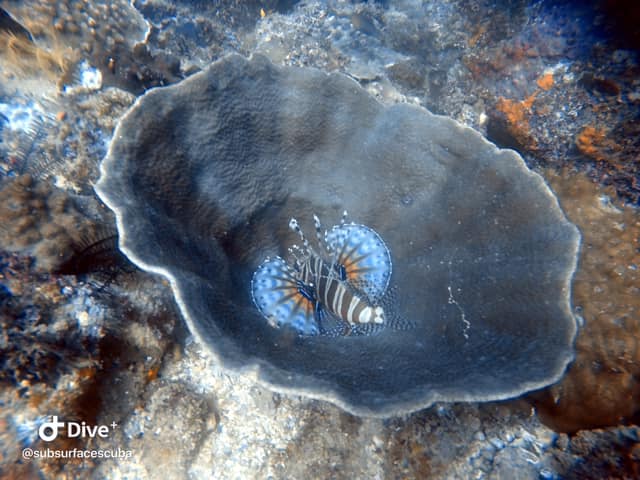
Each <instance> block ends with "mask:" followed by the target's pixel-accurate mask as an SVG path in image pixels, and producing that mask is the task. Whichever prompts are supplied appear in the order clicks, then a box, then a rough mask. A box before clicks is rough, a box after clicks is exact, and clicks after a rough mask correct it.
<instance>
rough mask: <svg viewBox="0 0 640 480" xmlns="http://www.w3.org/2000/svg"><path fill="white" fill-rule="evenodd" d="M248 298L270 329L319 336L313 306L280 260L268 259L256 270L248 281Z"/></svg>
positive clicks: (291, 272)
mask: <svg viewBox="0 0 640 480" xmlns="http://www.w3.org/2000/svg"><path fill="white" fill-rule="evenodd" d="M251 295H252V298H253V302H254V303H255V305H256V307H258V310H259V311H260V313H261V314H262V316H263V317H264V318H265V319H266V320H267V322H269V324H270V325H272V326H275V327H277V328H283V327H287V326H288V327H291V328H294V329H295V330H297V331H298V332H300V333H301V334H304V335H317V334H318V327H317V325H316V322H315V315H314V304H313V302H312V301H311V300H310V299H309V298H308V296H307V295H305V294H303V292H301V290H300V288H299V282H298V280H297V279H296V277H295V272H294V271H293V269H292V268H291V267H290V266H289V265H287V263H286V262H285V261H284V260H283V259H282V258H280V257H275V258H271V259H267V260H265V261H264V262H263V263H262V264H261V265H260V266H259V267H258V269H257V270H256V271H255V273H254V274H253V279H252V280H251Z"/></svg>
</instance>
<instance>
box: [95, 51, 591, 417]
mask: <svg viewBox="0 0 640 480" xmlns="http://www.w3.org/2000/svg"><path fill="white" fill-rule="evenodd" d="M96 190H97V192H98V194H99V195H100V197H101V198H102V199H103V200H104V201H105V202H106V203H107V205H108V206H109V207H110V208H111V209H112V210H114V212H115V213H116V217H117V222H118V231H119V234H120V247H121V249H122V251H123V252H124V253H125V254H126V255H127V256H128V257H129V259H130V260H132V261H133V262H134V263H135V264H136V265H138V266H139V267H141V268H142V269H144V270H147V271H150V272H153V273H157V274H161V275H163V276H164V277H166V278H167V279H169V281H170V282H171V285H172V288H173V290H174V294H175V296H176V300H177V302H178V305H179V306H180V309H181V311H182V314H183V315H184V317H185V319H186V322H187V324H188V326H189V328H190V329H191V331H192V332H193V333H194V335H195V336H196V337H197V338H198V339H199V340H200V341H201V342H202V343H203V344H204V345H206V346H207V347H208V348H209V349H210V350H211V351H212V352H213V353H214V355H215V356H216V357H217V359H218V360H219V361H220V362H221V364H222V365H224V366H225V367H226V368H228V369H230V370H234V371H245V372H253V373H254V374H255V377H256V378H257V380H259V381H260V382H262V383H264V384H266V385H268V386H269V387H270V388H273V389H275V390H278V391H283V392H290V393H298V394H304V395H308V396H311V397H315V398H322V399H326V400H329V401H331V402H334V403H336V404H338V405H340V406H341V407H343V408H345V409H347V410H349V411H351V412H354V413H357V414H361V415H380V416H387V415H393V414H397V413H400V412H406V411H411V410H415V409H419V408H422V407H426V406H428V405H431V404H432V403H433V402H435V401H439V400H444V401H460V400H490V399H499V398H508V397H513V396H517V395H519V394H521V393H523V392H525V391H529V390H532V389H536V388H540V387H543V386H545V385H548V384H550V383H552V382H554V381H556V380H558V379H559V378H560V376H561V375H562V373H563V372H564V370H565V368H566V366H567V364H568V362H569V361H570V360H571V359H572V358H573V348H572V344H573V341H574V337H575V335H576V322H575V319H574V316H573V314H572V312H571V307H570V281H571V277H572V274H573V271H574V269H575V265H576V256H577V252H578V246H579V242H580V240H579V234H578V231H577V229H576V228H575V226H573V225H572V224H571V223H569V222H568V221H567V220H566V218H565V216H564V214H563V213H562V211H561V210H560V208H559V206H558V203H557V200H556V198H555V197H554V196H553V194H552V193H551V191H550V190H549V188H548V187H547V186H546V184H545V183H544V181H543V180H542V178H541V177H540V176H538V175H537V174H535V173H533V172H531V171H529V170H528V169H527V168H526V166H525V164H524V162H523V161H522V159H521V158H520V157H519V156H518V155H517V154H516V153H515V152H513V151H508V150H499V149H498V148H496V147H495V146H494V145H493V144H491V143H489V142H488V141H487V140H486V139H484V138H483V137H482V136H481V135H479V134H478V133H477V132H475V131H473V130H471V129H469V128H465V127H463V126H461V125H460V124H458V123H456V122H455V121H453V120H452V119H449V118H445V117H440V116H435V115H432V114H431V113H429V112H428V111H426V110H424V109H422V108H419V107H414V106H410V105H403V104H400V105H394V106H391V107H384V106H383V105H381V104H380V103H378V102H377V101H376V100H375V99H374V98H373V97H371V96H370V95H368V94H367V93H366V92H365V91H364V90H363V89H362V88H360V87H359V86H358V85H357V84H356V83H355V82H354V81H353V80H351V79H349V78H348V77H345V76H343V75H340V74H331V75H327V74H325V73H322V72H320V71H318V70H314V69H301V68H292V67H276V66H274V65H273V64H271V63H270V62H269V61H268V60H267V59H265V58H264V57H261V56H257V55H256V56H254V57H253V58H252V59H250V60H247V59H245V58H243V57H240V56H237V55H233V56H229V57H226V58H224V59H222V60H220V61H218V62H216V63H214V64H213V65H212V66H211V67H209V68H208V69H206V70H204V71H203V72H201V73H198V74H196V75H194V76H192V77H190V78H189V79H187V80H185V81H183V82H181V83H179V84H177V85H175V86H171V87H167V88H162V89H155V90H151V91H149V92H148V93H147V94H145V95H144V96H143V97H142V98H141V99H139V100H138V101H137V102H136V104H135V105H134V107H133V108H132V109H131V110H130V111H129V112H128V113H127V114H126V115H125V116H124V117H123V119H122V120H121V122H120V123H119V125H118V127H117V128H116V131H115V134H114V140H113V141H112V143H111V145H110V148H109V153H108V155H107V157H106V158H105V160H104V161H103V163H102V165H101V178H100V181H99V182H98V184H97V185H96ZM344 209H346V210H348V211H349V214H350V217H351V218H353V219H357V221H358V222H359V223H362V224H364V225H367V226H368V227H370V228H372V229H374V230H375V231H376V232H378V233H379V235H380V237H381V238H382V239H384V242H385V244H386V245H387V246H388V248H389V251H390V253H391V258H392V261H393V274H392V277H391V282H390V286H391V287H390V288H393V289H394V291H395V296H396V298H395V302H396V304H397V309H398V312H399V314H400V315H401V316H402V317H403V318H404V319H406V320H408V321H410V322H411V323H413V324H415V326H414V328H412V329H409V330H391V329H389V330H386V329H383V330H382V331H380V332H376V333H375V334H372V335H364V336H345V337H340V338H329V337H325V336H315V337H304V336H297V335H295V334H294V333H293V332H291V331H290V330H287V329H278V328H273V327H272V326H270V325H269V324H268V322H267V321H265V319H264V318H263V317H262V315H261V314H260V312H259V311H258V309H257V308H256V307H255V305H254V304H253V302H252V299H251V291H250V282H251V277H252V274H253V272H254V271H255V270H256V268H257V267H258V266H259V264H260V263H261V262H262V261H263V259H264V258H265V257H266V256H275V255H282V256H284V255H286V248H287V247H288V246H290V245H291V244H292V243H294V242H295V240H296V234H295V233H294V232H292V231H291V230H290V229H289V228H288V224H289V220H290V218H291V217H294V216H295V217H296V218H298V219H300V221H301V226H302V227H303V228H304V229H305V230H307V231H311V219H312V216H313V214H317V215H318V216H319V217H320V218H323V219H325V220H326V222H328V224H330V219H332V218H333V219H336V220H337V219H339V217H340V214H341V212H342V211H343V210H344Z"/></svg>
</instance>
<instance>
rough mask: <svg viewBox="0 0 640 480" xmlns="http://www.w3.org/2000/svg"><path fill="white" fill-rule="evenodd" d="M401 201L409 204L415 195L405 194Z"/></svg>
mask: <svg viewBox="0 0 640 480" xmlns="http://www.w3.org/2000/svg"><path fill="white" fill-rule="evenodd" d="M401 201H402V204H403V205H406V206H409V205H411V204H412V203H413V197H412V196H411V195H404V196H403V197H402V199H401Z"/></svg>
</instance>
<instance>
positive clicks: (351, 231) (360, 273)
mask: <svg viewBox="0 0 640 480" xmlns="http://www.w3.org/2000/svg"><path fill="white" fill-rule="evenodd" d="M326 242H327V244H328V246H329V248H330V249H331V251H333V252H335V262H336V264H338V265H340V268H342V269H343V271H344V276H345V278H344V280H345V281H346V282H348V283H350V284H351V285H353V286H354V287H356V288H357V289H358V290H359V291H361V292H362V293H363V294H365V295H366V296H367V297H368V299H369V300H370V301H371V303H375V302H376V301H377V300H378V299H380V298H381V297H382V296H383V295H384V292H385V291H386V289H387V286H388V285H389V279H390V278H391V255H390V254H389V249H388V248H387V246H386V245H385V243H384V242H383V241H382V238H380V235H378V234H377V233H376V232H375V231H374V230H372V229H371V228H369V227H367V226H365V225H357V224H353V223H352V224H341V225H336V226H335V227H333V228H332V229H331V231H330V232H329V233H327V235H326Z"/></svg>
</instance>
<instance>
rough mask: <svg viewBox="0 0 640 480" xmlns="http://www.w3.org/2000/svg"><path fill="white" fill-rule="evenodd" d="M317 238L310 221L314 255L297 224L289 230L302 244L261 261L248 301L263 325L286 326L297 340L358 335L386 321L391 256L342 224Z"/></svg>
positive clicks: (370, 237) (373, 236)
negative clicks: (285, 255) (287, 258)
mask: <svg viewBox="0 0 640 480" xmlns="http://www.w3.org/2000/svg"><path fill="white" fill-rule="evenodd" d="M346 217H347V212H346V211H345V212H344V213H343V215H342V219H341V221H340V225H336V226H334V227H333V228H332V229H331V230H330V231H325V232H324V234H323V233H322V227H321V224H320V220H319V219H318V217H317V216H316V215H314V216H313V220H314V224H315V230H316V238H317V243H318V247H319V250H316V249H314V248H313V247H312V246H311V245H310V244H309V242H308V240H307V238H306V237H305V235H304V233H303V231H302V229H301V228H300V226H299V224H298V222H297V220H296V219H295V218H292V219H291V221H290V222H289V228H291V230H293V231H294V232H296V233H297V234H298V235H299V236H300V239H301V240H302V247H300V246H298V245H293V246H292V247H291V248H289V253H290V254H291V256H292V258H293V262H292V265H290V264H288V263H287V262H286V261H285V260H284V259H282V258H281V257H274V258H269V257H267V259H266V260H265V261H264V262H263V263H262V264H261V265H260V266H259V267H258V269H257V270H256V272H255V273H254V275H253V280H252V282H251V293H252V296H253V301H254V303H255V304H256V306H257V307H258V310H260V312H261V313H262V315H263V316H264V317H265V318H266V319H267V321H268V322H269V324H270V325H271V326H273V327H276V328H282V327H285V326H290V327H292V328H294V329H295V330H297V331H298V332H299V333H300V334H301V335H327V336H340V335H362V334H368V333H373V332H375V331H377V330H379V329H380V328H382V327H383V326H384V325H385V324H386V322H387V316H386V313H385V308H384V306H383V303H384V302H383V301H382V300H383V297H384V296H385V292H386V291H387V287H388V285H389V279H390V278H391V256H390V254H389V250H388V249H387V246H386V245H385V244H384V242H383V241H382V239H381V238H380V236H379V235H378V234H377V233H376V232H375V231H373V230H372V229H371V228H369V227H367V226H365V225H358V224H355V223H346Z"/></svg>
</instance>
